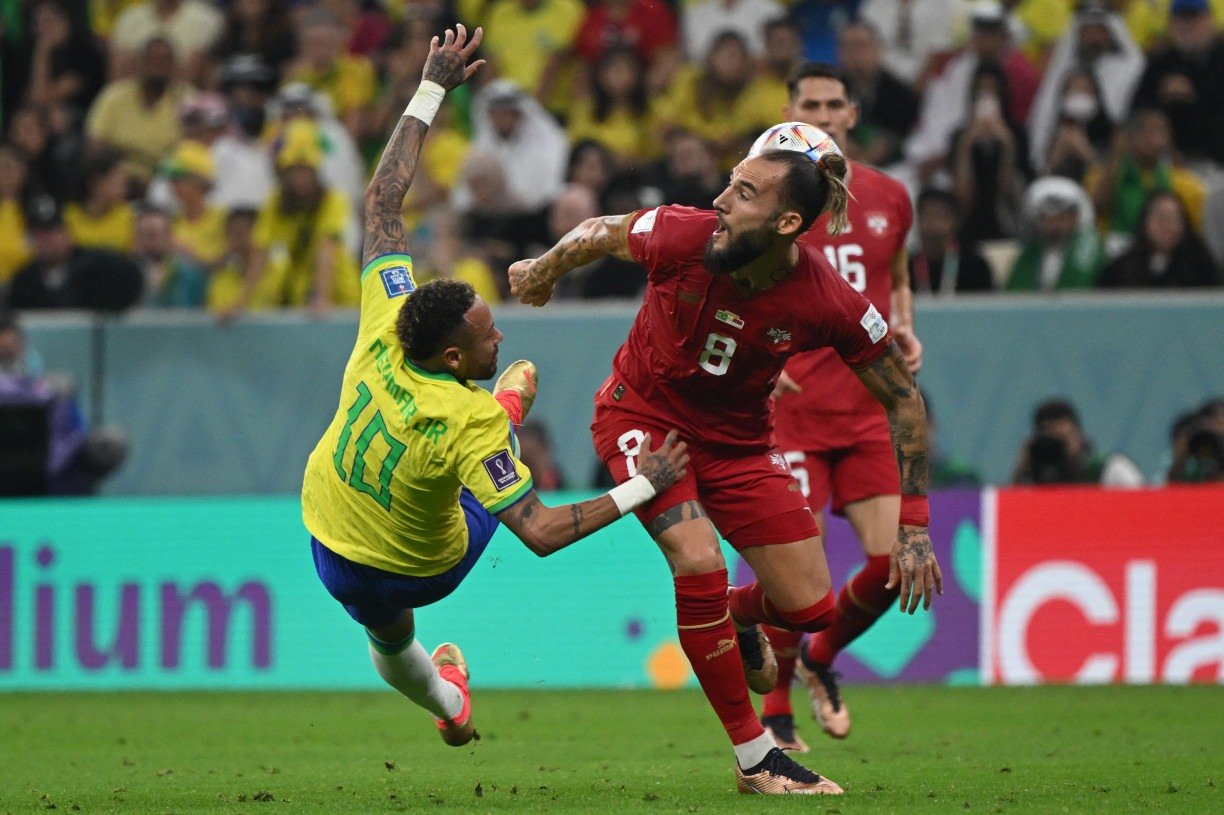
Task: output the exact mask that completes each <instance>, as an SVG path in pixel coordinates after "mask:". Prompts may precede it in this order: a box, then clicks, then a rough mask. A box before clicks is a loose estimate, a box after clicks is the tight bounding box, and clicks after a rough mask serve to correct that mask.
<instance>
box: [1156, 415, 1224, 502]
mask: <svg viewBox="0 0 1224 815" xmlns="http://www.w3.org/2000/svg"><path fill="white" fill-rule="evenodd" d="M1171 436H1172V442H1173V463H1172V464H1171V465H1170V466H1169V477H1168V480H1169V482H1170V483H1181V484H1194V483H1202V482H1208V481H1224V399H1213V400H1211V401H1210V402H1208V403H1207V404H1205V405H1203V406H1202V407H1200V408H1199V409H1198V410H1197V411H1195V412H1193V413H1189V414H1186V415H1185V416H1182V417H1181V418H1179V419H1178V420H1177V421H1176V422H1174V424H1173V431H1172V433H1171Z"/></svg>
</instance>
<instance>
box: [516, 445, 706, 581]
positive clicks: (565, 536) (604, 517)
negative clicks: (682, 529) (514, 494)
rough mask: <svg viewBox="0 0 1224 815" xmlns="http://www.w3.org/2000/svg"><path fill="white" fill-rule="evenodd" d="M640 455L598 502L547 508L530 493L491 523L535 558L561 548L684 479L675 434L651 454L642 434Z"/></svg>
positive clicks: (684, 458)
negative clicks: (632, 470)
mask: <svg viewBox="0 0 1224 815" xmlns="http://www.w3.org/2000/svg"><path fill="white" fill-rule="evenodd" d="M642 451H643V452H642V454H641V457H640V459H639V460H638V474H637V475H636V476H634V477H633V478H631V479H629V480H628V481H626V482H625V483H624V484H621V485H620V486H619V487H614V488H612V489H611V490H609V491H608V492H607V493H605V494H604V495H601V496H599V497H598V498H592V499H591V500H590V501H583V502H581V503H578V504H565V505H564V506H559V507H549V506H545V505H544V504H543V503H542V502H541V501H540V497H539V496H538V495H536V493H535V491H534V490H532V491H531V492H530V493H528V494H527V495H526V497H524V498H523V499H522V500H520V501H519V502H518V503H516V504H515V505H514V506H512V507H510V508H509V509H506V510H505V511H503V512H501V513H499V514H498V516H497V519H498V520H499V521H501V522H502V523H504V524H505V525H506V526H507V527H508V528H509V529H510V531H511V532H513V533H514V534H515V535H517V536H518V538H519V540H521V541H522V542H523V543H524V544H525V545H526V546H527V548H528V549H530V550H531V551H532V552H535V553H536V554H537V555H539V556H540V557H545V556H547V555H551V554H552V553H553V552H556V551H558V550H560V549H564V548H565V547H567V546H569V545H570V544H571V543H574V542H575V541H577V540H580V539H581V538H585V537H586V536H587V535H589V534H591V533H592V532H595V531H596V530H599V529H603V528H604V527H605V526H607V525H608V524H610V523H612V522H613V521H615V520H617V519H619V518H620V517H621V516H622V515H625V514H626V513H628V512H630V511H632V510H634V509H636V508H637V507H639V506H641V505H642V504H645V503H646V502H647V501H649V500H650V499H651V498H653V497H654V496H655V495H657V494H658V493H661V492H663V490H665V489H667V488H668V487H670V486H671V485H672V484H674V483H676V482H677V481H678V480H680V479H681V478H683V477H684V474H685V468H686V467H687V466H688V460H689V457H688V452H686V446H685V444H684V442H680V443H676V431H674V430H673V431H672V432H670V433H668V434H667V438H666V439H664V441H663V444H662V445H660V446H659V448H658V449H657V450H654V451H652V450H651V449H650V436H649V435H647V437H646V439H645V440H644V441H643V442H642Z"/></svg>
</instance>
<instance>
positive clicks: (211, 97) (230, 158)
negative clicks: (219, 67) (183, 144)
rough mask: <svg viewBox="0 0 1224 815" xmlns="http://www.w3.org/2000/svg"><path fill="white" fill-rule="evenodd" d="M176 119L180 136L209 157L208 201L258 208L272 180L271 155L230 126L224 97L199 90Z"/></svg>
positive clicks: (238, 129) (269, 189) (237, 129)
mask: <svg viewBox="0 0 1224 815" xmlns="http://www.w3.org/2000/svg"><path fill="white" fill-rule="evenodd" d="M179 121H180V122H181V124H182V128H183V138H184V139H185V140H187V141H193V142H197V143H199V144H201V145H203V146H204V147H206V148H208V152H209V154H210V155H211V156H212V161H213V168H214V171H215V172H214V175H213V179H212V188H211V189H210V190H209V193H208V201H209V203H210V204H212V205H213V206H216V207H220V208H221V209H226V210H228V209H233V208H235V207H258V206H259V205H260V204H262V203H263V202H264V201H265V200H266V199H267V197H268V194H269V193H271V192H272V186H273V184H274V183H275V181H276V176H275V173H274V171H273V168H272V159H271V156H269V155H268V150H267V149H266V147H265V146H264V145H262V144H260V143H259V142H258V141H256V136H248V135H247V134H246V132H245V131H244V130H243V129H242V128H240V127H234V126H233V117H232V115H231V113H230V109H229V105H228V103H227V102H226V99H225V97H223V96H220V95H218V94H215V93H202V94H200V95H198V96H196V97H195V98H193V99H189V100H188V101H187V102H185V103H184V104H183V107H182V109H181V110H180V111H179ZM256 135H257V134H256Z"/></svg>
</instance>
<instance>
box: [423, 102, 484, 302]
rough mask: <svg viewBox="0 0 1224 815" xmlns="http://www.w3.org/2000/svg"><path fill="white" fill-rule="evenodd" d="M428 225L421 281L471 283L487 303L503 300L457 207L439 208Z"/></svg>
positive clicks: (430, 217) (478, 295) (431, 216)
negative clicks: (465, 230)
mask: <svg viewBox="0 0 1224 815" xmlns="http://www.w3.org/2000/svg"><path fill="white" fill-rule="evenodd" d="M435 121H436V120H435ZM431 127H432V125H431ZM413 183H414V184H415V183H416V181H415V179H414V181H413ZM428 226H429V243H428V245H427V248H426V250H425V253H424V256H423V257H422V261H423V262H422V263H421V267H420V271H421V273H420V280H419V282H421V283H424V282H427V281H430V280H436V279H438V278H447V279H449V280H458V281H460V282H462V283H467V284H468V285H469V286H471V287H472V290H473V291H475V292H476V296H477V297H479V298H480V299H481V300H484V301H485V302H486V303H489V304H494V303H499V302H501V300H502V291H501V288H500V287H499V285H498V279H497V278H495V277H494V276H493V270H492V269H490V268H489V264H488V263H486V262H485V261H484V260H483V259H482V258H480V257H479V256H478V255H476V254H475V253H474V252H472V251H471V250H470V248H469V245H468V242H467V241H465V240H464V238H463V230H462V228H461V227H462V224H461V223H460V219H459V216H458V215H457V214H456V213H455V212H454V211H453V210H450V209H447V208H445V207H438V208H437V209H435V210H434V211H433V213H432V214H431V215H430V216H429V223H428Z"/></svg>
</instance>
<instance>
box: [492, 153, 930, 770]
mask: <svg viewBox="0 0 1224 815" xmlns="http://www.w3.org/2000/svg"><path fill="white" fill-rule="evenodd" d="M816 136H817V137H818V138H817V139H816V140H813V141H812V142H811V145H813V146H815V145H817V144H818V143H820V144H822V145H823V146H824V147H825V150H824V151H823V152H821V151H818V150H816V149H813V150H812V151H810V152H811V155H812V157H810V158H809V156H808V154H805V153H797V152H782V151H769V152H766V153H763V154H762V155H760V156H758V157H755V158H750V159H746V160H745V161H744V162H742V163H741V164H740V165H739V166H738V167H736V169H735V171H734V172H733V174H732V177H731V184H730V186H728V187H727V189H726V190H725V191H724V192H723V193H722V194H721V195H719V197H718V198H717V199H716V200H715V202H714V208H715V211H714V212H710V211H706V210H696V209H690V208H687V207H671V206H664V207H659V208H657V209H653V210H649V211H640V212H636V213H633V214H631V215H624V216H609V217H602V218H593V219H590V220H588V221H585V222H584V223H583V224H581V225H580V226H578V227H577V228H576V229H574V230H573V231H572V232H570V234H568V235H566V236H565V237H564V238H562V239H561V241H560V242H559V243H558V244H557V245H556V246H554V247H553V248H552V249H550V250H549V251H548V252H546V253H545V254H544V255H543V256H542V257H540V258H538V259H533V260H523V261H519V262H518V263H515V264H514V265H513V266H511V267H510V282H511V289H512V291H513V292H514V293H515V295H516V296H517V297H518V298H519V300H520V301H522V302H524V303H528V304H531V305H537V306H539V305H543V304H544V303H546V302H547V301H548V300H549V298H550V297H551V296H552V290H553V286H554V284H555V282H556V280H557V279H558V278H559V277H560V276H561V275H563V274H565V273H566V272H567V271H569V270H571V269H574V268H577V267H578V266H581V265H584V264H586V263H589V262H592V261H594V260H596V259H597V258H600V257H603V256H606V255H614V256H616V257H619V258H621V259H624V260H633V261H636V262H638V263H641V264H642V265H644V266H645V267H646V269H647V272H648V278H647V289H646V295H645V299H644V301H643V303H642V307H641V310H640V311H639V312H638V316H637V319H636V320H635V321H634V324H633V327H632V328H631V329H630V332H629V337H628V339H627V340H626V341H625V344H624V345H623V346H622V347H621V348H620V350H619V351H618V352H617V354H616V358H615V359H614V360H613V364H612V375H611V377H609V379H608V380H607V382H605V383H604V385H603V386H602V387H601V388H600V390H599V393H598V394H597V396H596V399H595V420H594V423H593V424H592V431H593V434H594V440H595V447H596V450H597V451H598V453H599V455H600V457H601V458H602V459H603V461H604V463H605V464H606V465H607V466H608V468H609V470H610V471H611V472H612V475H613V476H614V477H615V478H616V480H617V481H619V482H623V484H624V485H629V484H633V483H634V481H635V478H636V476H635V475H634V473H635V462H636V457H637V456H638V454H639V452H640V447H639V445H640V442H641V439H642V438H643V437H644V436H645V434H647V433H654V432H657V431H656V428H659V427H662V426H663V425H667V426H672V425H674V426H676V427H677V428H678V429H679V430H680V434H681V436H682V437H683V438H684V439H685V440H686V441H687V442H688V444H689V454H690V467H689V471H688V474H687V475H686V477H685V478H684V479H683V480H682V481H680V482H677V483H676V484H674V485H673V486H672V487H671V488H669V489H668V490H666V491H664V492H662V493H660V494H659V495H658V496H656V497H655V498H654V499H653V500H652V501H650V502H649V503H647V504H645V505H644V506H642V507H641V508H640V509H639V510H638V511H637V515H638V518H639V520H641V521H642V523H643V524H644V525H645V527H646V529H647V530H648V531H649V532H650V533H651V535H652V536H653V537H654V539H655V541H656V542H657V543H658V544H659V547H660V549H662V551H663V554H664V555H665V556H666V558H667V561H668V564H669V565H670V567H671V570H672V574H673V577H674V586H675V592H676V616H677V627H678V629H679V639H680V644H681V647H682V648H683V649H684V652H685V654H686V655H687V656H688V659H689V662H690V664H691V665H692V666H693V671H694V672H695V673H696V674H697V678H698V681H699V682H700V684H701V687H702V689H703V690H704V691H705V694H706V698H707V699H708V700H709V702H710V705H711V706H712V707H713V708H714V710H715V712H716V713H717V714H718V717H719V719H720V720H721V722H722V724H723V727H724V728H725V729H726V731H727V734H728V736H729V737H730V739H731V742H732V745H733V746H734V749H735V753H736V776H737V781H738V786H739V789H740V791H741V792H756V793H807V794H811V793H830V794H837V793H840V792H841V788H840V787H838V786H837V785H836V784H833V783H832V782H830V781H828V779H824V778H821V777H820V776H819V775H816V774H815V773H813V772H811V771H810V770H807V769H806V768H804V767H802V766H801V765H799V764H796V763H795V762H794V761H792V760H791V759H790V758H788V757H787V756H786V755H785V754H784V753H783V752H782V751H781V750H779V749H778V747H777V745H776V743H775V742H774V740H773V738H772V737H771V736H770V735H769V734H768V733H767V732H766V731H765V729H764V727H763V726H762V725H761V722H760V721H759V720H758V719H757V718H756V713H755V711H754V710H753V708H752V705H751V703H750V702H749V699H748V688H747V685H746V683H745V677H744V670H743V668H742V667H741V659H740V658H739V657H740V655H739V654H737V653H736V650H737V647H738V649H739V650H740V651H741V652H742V656H743V658H744V662H745V663H747V664H748V665H754V666H755V665H757V664H759V661H760V654H759V653H750V652H755V651H756V649H757V647H758V646H759V642H758V637H757V634H756V626H757V625H758V624H763V623H771V624H773V625H777V626H780V627H785V628H788V629H792V630H799V631H818V630H820V629H822V628H824V627H825V626H827V625H828V624H829V623H830V622H831V620H832V617H833V597H832V594H831V581H830V578H829V570H828V565H827V564H826V563H825V559H824V551H823V549H822V548H821V542H820V534H819V530H818V529H817V526H816V522H815V518H814V517H813V515H812V513H811V511H810V509H809V508H808V507H807V504H806V502H805V500H804V498H803V495H802V493H801V491H800V488H799V485H798V484H797V483H796V482H795V479H794V477H793V476H792V475H791V471H790V468H789V467H788V466H787V464H786V461H785V460H784V459H783V457H782V453H781V450H779V449H778V448H777V447H776V446H774V445H773V443H772V433H771V427H770V423H771V422H770V408H769V397H770V394H771V393H772V391H773V389H774V387H775V385H776V382H777V378H778V375H779V374H780V373H781V370H782V367H783V365H784V364H785V362H786V360H787V359H788V358H789V357H790V356H791V355H793V354H795V353H797V352H800V351H804V350H810V349H814V348H819V347H832V348H834V349H835V352H836V353H837V354H838V355H839V356H840V357H841V358H842V359H844V360H845V361H846V362H847V363H848V364H849V365H851V366H852V367H854V368H855V370H856V372H857V373H858V376H859V377H860V379H861V380H862V381H863V382H864V384H866V385H867V387H868V388H869V389H870V390H871V392H872V393H874V394H875V395H876V397H877V398H878V399H879V400H880V402H881V403H882V404H884V405H885V407H886V408H887V410H888V413H889V417H890V419H891V421H892V424H893V426H894V428H895V434H894V440H895V442H896V449H897V455H898V457H899V460H900V461H901V462H902V469H903V472H904V474H905V475H904V478H905V482H906V485H907V491H908V492H910V493H913V494H915V495H924V494H925V492H926V483H927V443H926V428H925V415H924V410H923V407H922V400H921V397H920V396H919V395H918V390H917V386H916V385H915V384H914V380H913V376H912V375H911V374H910V372H909V370H908V369H907V367H906V365H905V361H904V359H903V358H902V355H901V353H900V351H899V350H898V349H897V347H896V346H895V345H894V344H893V342H892V337H891V336H890V334H889V332H888V326H887V324H886V323H885V322H884V319H883V318H882V317H881V316H880V315H879V313H878V311H877V310H876V309H875V308H874V307H873V306H872V305H871V304H870V303H869V302H868V301H867V300H866V298H864V297H863V296H862V295H861V294H860V293H858V292H856V291H855V290H854V289H853V288H851V287H850V286H849V285H847V283H846V282H845V280H843V279H842V278H841V277H840V276H839V275H837V274H836V273H835V272H834V271H833V269H832V268H830V266H829V264H828V262H827V261H826V260H825V259H824V257H823V255H822V254H821V253H820V252H819V251H818V250H816V249H815V248H813V247H810V246H806V245H800V244H798V243H797V242H796V241H797V239H798V238H799V236H800V235H802V234H803V233H804V232H806V231H807V229H808V228H809V227H810V226H811V225H812V223H813V222H814V221H815V219H816V217H817V216H818V215H819V214H820V213H822V212H824V211H826V209H827V210H828V211H829V217H830V220H831V223H832V224H833V227H834V228H841V227H842V226H843V225H844V217H845V201H846V197H845V196H846V191H845V187H844V185H843V183H842V178H843V177H844V175H845V166H846V165H845V161H844V159H843V158H842V156H841V154H840V152H839V151H837V149H836V147H835V146H833V145H832V143H831V142H830V141H829V140H828V139H827V137H825V135H824V134H823V133H817V134H816ZM719 532H721V533H722V534H723V535H724V536H725V537H726V538H727V540H728V541H730V543H731V544H732V545H733V546H734V547H735V548H736V549H737V550H738V551H739V552H740V553H741V554H742V555H743V557H744V558H745V560H747V561H748V563H749V564H750V565H751V566H752V568H753V570H754V571H755V573H756V576H757V580H758V582H755V583H753V584H751V585H749V586H744V587H740V588H736V589H734V590H732V591H731V592H730V593H728V587H727V570H726V564H725V562H724V561H723V557H722V554H721V551H720V550H719V546H718V534H717V533H719ZM893 558H894V565H895V569H896V575H895V577H896V580H897V581H898V582H899V583H900V585H901V592H902V596H903V597H904V598H906V599H908V600H909V601H910V610H911V611H913V610H914V609H916V608H917V606H918V604H919V602H920V600H921V601H922V602H923V603H924V605H928V606H929V603H930V600H931V598H932V596H933V595H934V593H935V592H936V591H937V590H941V577H940V573H939V566H938V564H937V563H936V562H935V558H934V556H933V555H932V554H931V542H930V538H929V537H928V535H927V532H926V520H925V519H921V521H920V522H915V523H914V524H913V525H912V526H908V527H906V529H905V534H904V535H903V536H902V537H901V538H900V539H899V540H898V541H897V544H896V546H895V548H894V550H893ZM911 594H912V596H911Z"/></svg>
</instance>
